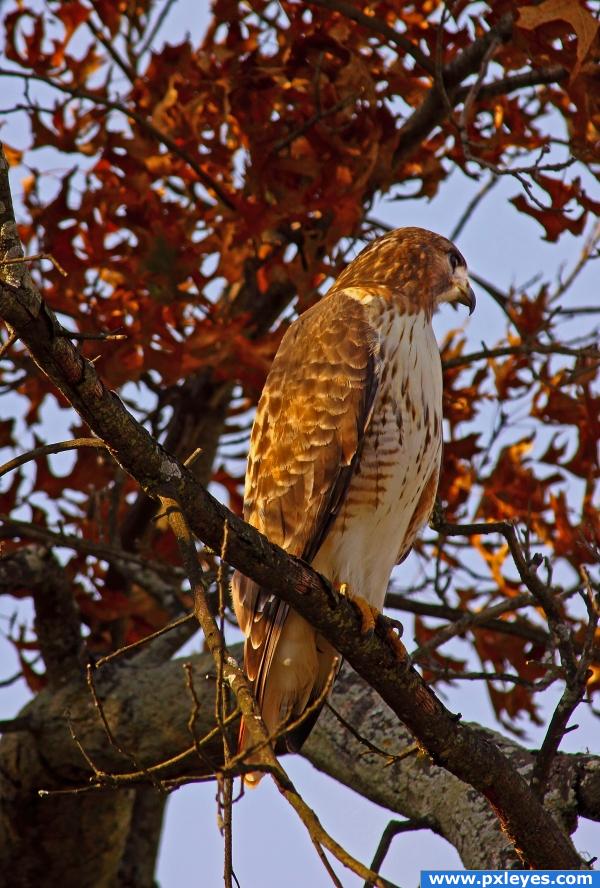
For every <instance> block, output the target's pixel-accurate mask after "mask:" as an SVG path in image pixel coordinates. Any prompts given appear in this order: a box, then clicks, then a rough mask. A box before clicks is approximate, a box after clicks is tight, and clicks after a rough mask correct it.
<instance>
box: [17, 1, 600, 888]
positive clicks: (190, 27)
mask: <svg viewBox="0 0 600 888" xmlns="http://www.w3.org/2000/svg"><path fill="white" fill-rule="evenodd" d="M205 22H206V5H205V4H204V3H193V2H191V0H179V2H177V3H175V4H174V7H173V12H172V15H171V18H170V22H169V26H168V28H167V29H166V30H165V31H164V32H163V36H165V37H167V39H169V40H170V41H171V42H175V39H176V37H177V35H181V34H182V33H184V32H185V31H191V32H192V34H193V36H194V37H195V38H197V37H198V36H199V35H200V34H201V33H202V31H203V28H204V27H205ZM9 98H10V97H8V100H9ZM8 100H7V97H6V96H5V97H4V101H5V102H7V101H8ZM9 125H10V126H14V123H13V122H12V120H11V121H10V124H9ZM9 132H10V135H9ZM2 136H3V137H4V138H6V139H7V141H9V142H10V143H11V144H15V143H17V142H18V141H19V138H20V135H19V132H18V131H17V130H13V131H9V129H8V127H7V129H5V130H3V131H2ZM18 187H19V183H18V179H14V178H13V188H14V190H15V191H17V192H18ZM478 187H479V186H478V185H477V184H475V183H473V182H472V181H471V180H469V179H467V178H466V177H465V176H463V175H462V174H454V175H453V176H452V177H451V178H450V180H449V181H448V182H447V183H445V184H444V185H443V186H442V188H441V191H440V194H439V196H438V197H436V198H435V199H434V200H432V201H429V202H428V201H424V200H419V201H398V202H394V201H389V200H388V201H382V202H380V203H379V204H378V205H377V206H376V207H375V208H374V210H373V214H372V215H373V216H375V217H376V218H380V219H382V220H384V221H386V222H387V223H389V224H391V225H394V226H402V225H420V226H423V227H426V228H430V229H433V230H435V231H438V232H439V233H441V234H444V235H448V234H449V233H450V232H451V231H452V229H453V227H454V225H455V223H456V221H457V220H458V218H459V217H460V215H461V213H462V211H463V208H464V207H465V205H466V203H467V202H468V200H469V199H470V197H471V195H472V194H473V192H474V190H476V189H477V188H478ZM517 192H518V184H517V183H516V182H515V181H514V180H512V179H505V180H503V181H502V182H500V183H499V184H498V185H497V186H496V188H495V189H494V191H493V192H492V194H491V195H490V196H489V197H488V199H487V201H486V202H484V203H483V204H482V205H481V206H480V207H479V208H478V209H477V210H476V212H475V214H474V216H473V218H472V219H471V221H470V222H469V223H468V225H467V226H466V228H465V229H464V231H463V233H462V234H461V236H460V237H459V239H458V240H457V246H458V247H459V248H460V250H461V251H462V253H463V254H464V256H465V257H466V260H467V263H468V265H469V267H470V268H471V269H472V270H473V271H475V272H476V273H477V274H478V275H480V276H481V277H483V278H485V279H489V280H490V281H493V282H494V284H496V285H497V286H498V287H500V288H501V289H508V288H509V287H511V286H512V285H517V284H522V283H523V282H524V281H527V280H530V279H531V278H533V277H534V276H535V275H536V274H538V273H539V272H540V270H543V271H544V273H545V274H546V275H548V274H550V273H551V270H553V269H556V272H557V273H558V270H559V268H560V266H561V265H562V264H563V263H566V264H567V265H572V264H573V263H574V261H576V259H577V255H578V251H579V249H580V244H578V243H577V242H576V241H575V239H574V238H572V237H571V236H570V235H569V234H566V235H564V236H563V238H562V239H561V240H560V241H559V243H558V244H547V243H545V242H544V241H543V240H542V239H541V234H542V231H541V229H540V227H539V226H538V224H537V223H536V222H535V221H534V220H533V219H530V218H528V217H524V216H522V215H520V214H518V213H517V212H516V210H515V209H514V208H513V207H512V206H511V205H510V204H508V203H507V198H508V197H510V196H513V195H515V194H516V193H517ZM594 278H595V286H594ZM475 290H476V292H477V297H478V306H477V310H476V312H475V314H474V315H473V316H472V317H471V318H470V319H465V318H464V316H463V315H460V316H459V315H456V314H455V313H454V312H453V311H451V310H450V309H449V308H445V309H444V310H443V312H441V313H440V314H439V315H438V316H437V317H436V319H435V321H434V326H435V328H436V332H437V334H438V337H441V336H442V335H443V334H444V332H445V331H446V330H447V329H449V328H453V327H456V326H457V324H464V326H465V329H466V330H467V332H468V336H469V340H470V341H471V342H472V343H473V344H475V345H479V343H480V342H482V341H483V342H485V343H486V344H493V342H494V341H495V340H496V339H497V338H499V336H500V335H501V334H502V333H503V331H504V325H505V320H504V318H503V316H502V315H501V313H500V311H499V309H498V308H497V306H496V305H495V304H494V303H493V301H492V300H491V299H490V298H489V297H488V296H487V295H486V294H485V293H483V292H482V291H480V290H479V289H478V288H477V287H475ZM595 293H597V272H596V271H595V270H594V268H593V267H589V268H588V269H587V270H586V271H584V272H583V274H582V275H581V277H580V279H579V280H578V282H577V287H576V290H575V291H574V294H575V295H576V297H577V299H578V300H579V301H581V303H587V304H590V303H592V302H593V300H594V294H595ZM596 298H597V296H596ZM3 409H6V408H5V407H4V408H3ZM0 412H2V415H4V413H3V410H0ZM62 422H63V418H62V417H60V418H59V417H58V415H57V413H56V412H53V411H52V410H49V411H48V410H47V411H46V412H45V415H44V434H46V435H47V436H48V439H49V440H61V438H62V437H68V432H67V433H66V434H65V429H64V428H62V427H59V423H62ZM397 577H398V580H399V581H400V582H401V583H402V584H403V585H408V584H410V582H411V581H412V580H413V579H414V578H415V566H414V563H413V562H410V561H408V562H406V563H405V564H404V565H402V566H401V567H399V568H397ZM7 610H8V608H7V606H6V605H5V604H4V603H2V605H1V614H4V615H5V614H6V613H7ZM411 637H412V631H411V624H410V620H408V619H407V620H406V631H405V638H407V639H410V638H411ZM200 645H201V642H200V640H199V638H198V637H196V638H195V639H193V640H192V642H190V643H189V645H188V647H187V648H186V651H187V652H191V651H194V650H199V648H200ZM14 671H15V663H14V658H13V656H12V653H11V652H10V651H7V650H6V646H2V648H1V649H0V678H2V677H5V676H6V675H8V674H11V673H12V672H14ZM553 693H554V692H553V691H551V692H549V693H548V694H547V698H546V705H547V707H548V711H551V708H552V704H553V702H554V700H553ZM445 694H446V699H447V703H448V705H449V706H450V708H453V709H455V710H460V711H461V712H462V713H463V716H464V718H465V720H467V721H481V722H483V723H485V724H488V725H490V726H492V727H495V724H494V721H493V718H492V714H491V710H490V707H489V704H488V703H487V700H486V699H485V695H484V694H477V693H473V692H472V689H471V688H469V691H468V692H467V691H466V690H464V689H463V690H462V692H461V690H460V688H459V689H456V690H451V691H447V689H445ZM26 696H27V692H26V690H25V688H24V685H23V683H22V682H18V683H17V684H16V685H13V686H12V687H11V688H9V689H5V690H3V691H2V696H0V711H1V713H2V717H9V716H10V715H13V714H15V713H16V711H17V710H18V708H19V707H20V706H21V705H22V703H23V702H24V700H25V699H26ZM576 721H577V722H578V723H579V724H580V728H579V730H577V731H575V732H573V733H572V734H569V735H567V737H565V739H564V742H563V746H562V747H561V748H562V749H564V750H566V751H578V750H581V749H582V748H589V749H590V751H592V752H595V753H599V752H600V748H599V747H600V741H599V735H600V731H599V730H598V723H597V721H596V724H595V725H594V724H593V721H592V718H591V717H590V716H589V715H588V716H586V715H585V712H584V709H583V708H580V710H579V711H578V712H577V718H576ZM539 739H540V732H539V730H535V729H533V728H532V727H531V726H529V725H528V726H527V745H535V743H536V742H538V741H539ZM284 765H285V767H286V769H287V770H288V772H289V774H290V776H291V778H292V780H293V781H294V783H295V784H296V786H297V788H298V789H299V790H300V791H301V793H302V795H303V796H304V797H305V798H306V800H307V802H308V803H309V804H310V805H311V807H313V808H314V809H316V811H317V813H318V815H319V817H320V818H321V820H322V822H323V825H324V826H325V827H326V828H327V829H328V830H329V831H330V832H331V834H332V835H333V836H334V838H335V839H336V840H338V841H339V842H340V843H341V844H342V845H344V846H345V847H347V848H348V849H349V850H350V851H351V852H352V853H353V854H354V855H355V856H356V857H358V858H359V859H361V860H362V861H363V862H365V863H369V862H370V860H371V858H372V856H373V853H374V851H375V849H376V847H377V844H378V841H379V838H380V836H381V833H382V832H383V829H384V827H385V825H386V824H387V822H388V820H389V819H390V816H395V815H390V814H389V812H386V811H384V810H382V809H379V808H377V807H376V806H374V805H373V804H371V803H370V802H367V801H366V800H365V799H363V798H362V797H361V796H359V795H357V794H355V793H353V792H352V791H351V790H349V789H346V788H344V787H342V786H340V785H339V784H337V783H336V782H335V781H333V780H331V779H330V778H327V777H326V776H325V775H323V774H321V773H320V772H317V771H316V770H315V769H313V768H312V766H310V765H309V764H308V763H307V762H305V761H304V760H303V759H302V758H301V757H299V756H293V757H292V756H287V757H286V758H285V760H284ZM233 830H234V869H235V872H236V875H237V878H238V879H239V882H240V884H241V885H242V886H243V888H280V886H283V885H285V886H286V888H306V886H307V885H310V886H311V888H321V886H323V888H325V886H329V885H330V884H331V883H330V880H329V877H328V876H327V874H326V872H325V870H324V869H323V866H322V864H321V862H320V861H319V859H318V857H317V856H316V854H315V852H314V849H313V847H312V845H311V843H310V840H309V839H308V837H307V834H306V832H305V830H304V827H303V826H302V825H301V824H300V823H299V821H298V819H297V817H296V815H295V814H294V813H293V811H292V810H291V808H289V806H288V805H287V803H286V802H285V800H284V799H283V798H282V797H281V796H280V795H279V793H278V792H277V790H276V789H275V788H274V786H273V784H272V783H271V782H270V781H269V780H268V779H265V780H263V781H262V782H261V784H260V786H259V787H258V789H256V790H254V791H252V792H247V793H246V794H245V795H244V798H243V799H242V800H241V801H240V802H239V803H238V804H236V806H235V808H234V826H233ZM576 841H577V846H578V847H579V849H580V850H585V851H587V852H589V853H592V852H594V850H595V852H596V853H600V824H591V823H589V822H584V821H582V826H581V827H580V829H579V831H578V833H577V840H576ZM222 866H223V846H222V839H221V836H220V834H219V831H218V827H217V811H216V804H215V786H214V785H212V784H195V785H193V786H189V787H185V788H182V789H180V790H178V791H177V792H176V793H174V794H172V795H171V796H170V798H169V802H168V811H167V817H166V823H165V829H164V834H163V839H162V842H161V848H160V855H159V862H158V873H157V877H158V881H159V883H160V885H161V886H162V888H210V886H213V885H214V886H218V885H220V884H222ZM460 867H461V863H460V859H459V857H458V855H457V853H456V851H455V849H454V848H453V847H452V846H450V845H449V844H448V843H447V842H445V841H444V840H443V839H441V838H439V837H437V836H434V835H432V834H431V833H428V832H418V833H410V834H408V835H404V836H402V835H401V836H398V837H396V838H395V839H394V842H393V845H392V848H391V851H390V853H389V854H388V857H387V858H386V863H385V865H384V867H383V868H382V873H383V875H385V876H387V877H388V878H390V879H393V880H394V881H395V882H397V883H398V884H400V885H402V886H405V888H408V886H415V885H417V883H418V878H419V872H420V870H421V869H425V868H428V869H435V868H448V869H458V868H460ZM338 872H339V874H340V878H341V880H342V883H343V885H344V886H345V888H346V886H348V888H355V886H359V885H362V882H361V881H360V880H358V879H357V878H356V877H354V876H352V875H351V874H349V873H348V872H347V871H344V870H342V869H341V868H339V867H338Z"/></svg>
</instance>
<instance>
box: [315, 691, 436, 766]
mask: <svg viewBox="0 0 600 888" xmlns="http://www.w3.org/2000/svg"><path fill="white" fill-rule="evenodd" d="M326 706H327V708H328V709H329V710H330V712H332V713H333V715H334V716H335V718H336V719H337V720H338V721H339V723H340V724H341V725H342V727H344V728H345V729H346V730H347V731H348V732H349V733H350V734H352V736H353V737H354V739H355V740H358V742H359V743H360V744H362V746H365V747H366V749H367V751H368V752H372V753H374V754H375V755H379V756H381V757H382V758H384V759H386V765H393V764H394V763H395V762H401V761H402V760H403V759H405V758H408V756H409V755H413V753H415V752H418V751H419V744H418V743H411V744H410V745H409V746H407V747H406V748H405V749H403V750H402V752H398V753H391V752H386V751H385V749H380V748H379V746H376V745H375V744H374V743H371V741H370V740H367V738H366V737H363V735H362V734H360V733H359V732H358V731H357V730H356V728H355V727H354V726H353V725H351V724H350V722H349V721H347V720H346V719H345V718H344V716H343V715H342V714H341V713H340V712H338V711H337V709H335V707H333V706H332V705H331V703H329V702H327V703H326Z"/></svg>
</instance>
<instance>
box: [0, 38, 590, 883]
mask: <svg viewBox="0 0 600 888" xmlns="http://www.w3.org/2000/svg"><path fill="white" fill-rule="evenodd" d="M467 52H468V51H467ZM465 54H466V53H465ZM7 172H8V167H7V164H6V161H5V159H4V157H2V160H1V163H0V201H1V202H2V203H1V204H0V205H1V206H2V208H3V213H2V215H1V217H0V222H1V223H2V228H1V234H0V241H1V242H0V251H1V252H0V258H1V256H2V255H8V257H9V258H14V257H16V256H18V255H19V253H20V250H21V247H20V244H19V240H18V235H17V230H16V226H15V223H14V217H13V215H12V211H11V208H10V195H9V188H8V176H7ZM0 316H1V317H3V318H4V320H5V321H6V323H7V324H8V325H9V326H10V327H11V328H12V329H14V330H16V331H17V333H18V334H19V336H20V338H21V339H22V341H23V342H24V343H25V344H26V345H27V347H28V348H29V350H30V352H31V354H32V356H33V358H34V360H35V361H36V363H37V364H38V366H39V367H40V368H41V369H42V370H43V372H44V373H46V374H47V376H48V377H49V378H50V379H51V380H52V381H53V382H54V383H55V385H57V387H58V388H59V389H60V390H61V391H62V393H63V394H64V395H65V397H66V398H67V399H68V400H69V401H70V403H71V404H72V405H73V406H74V407H75V409H76V410H77V411H78V412H79V414H80V415H81V417H82V418H83V419H84V420H85V422H87V423H88V424H89V426H90V427H91V428H92V429H93V430H94V432H95V434H97V435H98V437H100V438H102V439H103V440H104V441H105V442H106V443H107V445H108V446H109V448H110V449H111V452H112V453H113V454H114V456H115V458H116V459H117V461H118V462H119V463H120V464H121V465H122V467H123V468H124V469H125V470H126V471H128V472H129V473H130V474H131V475H132V476H133V477H134V478H136V480H137V481H138V482H139V483H140V484H141V485H142V487H143V488H144V489H145V490H146V491H147V492H148V493H149V494H150V495H152V496H157V497H160V496H167V497H170V498H172V499H174V500H176V501H177V502H178V504H179V505H180V506H181V508H182V510H183V512H184V514H185V515H186V518H187V520H188V522H189V524H190V526H191V528H192V530H193V531H194V533H196V534H197V535H198V536H199V537H200V538H201V539H202V540H203V541H204V542H206V543H207V544H208V545H209V546H210V547H211V548H213V549H215V550H216V551H219V550H220V546H221V542H222V539H223V529H224V526H225V523H227V525H228V528H229V550H228V551H229V561H230V563H231V564H232V565H233V566H234V567H236V568H238V569H239V570H241V571H243V572H244V573H246V574H248V575H249V576H251V577H252V578H253V579H255V580H256V581H257V582H259V583H260V584H261V585H264V586H266V587H268V588H270V589H271V590H272V591H273V592H274V593H275V594H277V595H280V597H281V598H282V599H283V600H285V601H287V602H288V603H289V604H291V605H292V606H293V607H294V608H296V609H297V610H298V611H299V613H301V614H302V615H303V616H304V617H305V618H306V619H307V620H309V622H311V623H312V625H314V626H315V627H316V628H317V629H318V630H319V631H320V632H322V634H323V635H324V636H325V637H326V638H327V639H328V640H329V641H330V642H331V643H332V644H333V645H334V646H335V647H336V648H337V650H338V651H339V652H340V653H341V654H342V655H343V656H344V657H345V658H346V659H347V660H348V661H349V662H350V663H351V664H352V665H353V666H354V668H355V669H356V670H357V671H358V672H359V674H361V675H363V676H364V677H365V678H366V679H367V680H368V681H369V682H370V683H371V685H372V686H373V687H374V688H375V689H376V690H377V691H378V693H379V694H380V695H381V696H382V698H383V699H384V700H385V701H386V702H387V703H388V705H389V706H390V707H391V708H392V709H393V711H394V712H395V713H396V715H397V716H398V718H400V719H401V720H402V721H403V722H404V723H405V724H406V725H407V726H409V727H410V729H411V730H412V731H413V733H414V734H415V736H416V737H417V738H418V740H419V741H420V743H421V744H422V745H423V747H424V749H426V750H427V752H428V754H429V755H430V756H431V758H432V759H433V760H434V761H435V762H437V763H438V764H440V765H442V766H443V767H445V768H447V769H448V770H449V771H451V772H452V773H453V774H455V775H456V776H457V777H459V778H460V779H462V780H464V781H465V782H467V783H470V784H471V785H472V786H473V787H475V788H476V789H478V790H479V791H480V792H482V793H483V794H484V795H485V796H486V798H487V799H488V800H489V802H490V803H491V805H492V806H493V808H494V809H495V811H496V813H497V815H498V817H499V819H500V822H501V823H502V825H503V827H504V828H505V830H506V832H507V834H508V835H509V836H510V837H511V840H512V841H513V842H514V843H515V845H516V847H517V848H518V849H519V852H520V854H521V855H522V857H523V860H524V861H525V862H526V863H527V864H528V865H530V866H534V867H536V866H538V867H541V866H544V867H554V868H559V869H560V868H578V867H580V866H581V865H582V861H581V859H580V857H579V855H578V854H577V852H576V851H575V849H574V848H573V846H572V844H571V842H570V841H569V839H568V837H567V836H566V835H565V834H564V833H563V831H562V830H561V829H560V827H559V826H558V824H557V823H556V822H555V821H554V819H553V818H552V816H551V815H550V814H549V813H548V812H547V811H546V810H545V809H544V808H543V807H542V805H541V804H539V802H538V801H537V799H535V797H534V796H533V794H532V792H531V790H530V789H529V787H528V786H527V784H526V782H525V781H524V780H523V778H522V776H521V775H520V774H518V773H517V772H515V771H514V770H513V769H512V768H511V766H510V764H509V762H508V761H507V760H506V759H505V758H504V756H503V755H502V754H501V753H500V752H499V750H498V749H497V747H496V746H495V745H494V744H493V743H492V742H489V741H487V740H485V739H483V738H482V737H481V735H479V734H477V733H476V732H474V731H473V730H472V729H471V728H470V727H469V726H467V725H464V724H461V723H460V721H459V720H458V719H457V718H456V717H454V716H453V715H452V714H451V713H450V712H448V710H447V709H446V708H445V707H444V706H443V704H442V703H441V702H440V701H439V700H438V699H437V697H436V696H435V695H434V694H433V692H432V691H431V690H430V689H429V688H428V687H427V686H426V685H425V684H424V682H423V681H422V679H421V677H420V676H419V675H418V673H417V672H416V671H415V670H414V669H412V668H411V666H410V661H409V658H408V655H406V656H405V658H404V660H403V661H400V660H399V657H398V653H397V650H398V648H397V646H394V645H392V644H391V643H390V642H389V641H388V640H387V638H386V637H385V635H384V637H381V638H380V637H379V636H378V635H377V634H375V635H373V636H372V637H371V638H367V637H365V636H362V635H361V633H360V632H359V631H358V617H357V614H356V612H355V609H354V608H353V607H352V605H351V604H350V603H349V602H346V601H343V600H340V599H339V597H338V596H335V595H334V594H333V593H332V591H331V589H329V587H328V585H327V583H326V582H325V581H324V580H323V579H322V578H321V577H319V575H318V574H316V573H315V572H314V571H312V570H311V569H310V568H309V567H308V565H305V564H304V563H302V562H301V561H299V560H297V559H294V558H290V557H289V556H288V555H287V554H286V553H285V552H284V551H283V550H281V549H279V548H278V547H277V546H274V545H272V544H270V543H269V542H268V540H266V538H265V537H263V536H261V534H259V533H258V532H257V531H256V530H255V529H254V528H252V527H250V526H248V525H246V524H244V522H242V521H241V520H240V519H239V518H237V517H236V516H235V515H233V514H232V513H230V512H229V511H228V510H227V509H226V508H225V507H224V506H222V505H221V504H220V503H218V502H217V501H216V500H215V499H214V498H213V497H212V496H210V494H209V493H208V492H207V491H206V490H204V489H203V488H202V486H201V485H199V484H198V482H197V481H196V479H195V478H194V477H193V475H192V474H191V473H190V472H189V471H187V470H186V469H185V468H184V467H183V466H181V465H180V464H179V463H177V461H176V460H175V459H173V458H172V457H171V456H169V454H167V453H166V452H165V451H164V450H163V448H162V447H160V445H159V444H158V443H157V442H156V441H154V440H153V439H152V438H151V436H150V435H149V434H148V432H147V431H146V430H145V429H144V428H143V427H142V426H141V425H140V424H139V423H137V422H136V421H135V420H134V419H133V417H131V416H130V415H129V414H128V412H127V411H126V409H125V408H124V406H123V404H122V402H121V401H120V400H119V398H118V397H117V396H116V395H114V394H113V393H112V392H110V391H108V390H107V389H106V387H105V386H104V385H103V383H102V381H101V380H100V379H99V377H98V375H97V372H96V369H95V367H94V365H93V364H91V363H90V362H89V361H87V360H86V359H85V358H84V357H83V355H81V353H80V352H79V351H78V349H77V348H76V347H75V346H74V345H73V344H72V343H71V342H69V341H68V340H66V339H64V338H63V337H59V336H58V335H57V331H58V322H57V319H56V317H55V316H54V314H53V313H52V312H51V311H50V310H49V308H48V307H47V306H46V305H45V303H44V302H43V300H42V298H41V296H40V294H39V292H38V291H37V289H36V288H35V286H34V285H33V282H32V280H31V277H30V275H29V272H28V270H27V268H26V266H20V265H15V266H11V267H10V268H8V269H6V270H5V271H4V281H3V284H2V287H1V288H0Z"/></svg>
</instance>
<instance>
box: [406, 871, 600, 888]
mask: <svg viewBox="0 0 600 888" xmlns="http://www.w3.org/2000/svg"><path fill="white" fill-rule="evenodd" d="M495 885H501V886H503V888H506V886H510V888H540V886H552V885H556V886H561V888H564V886H575V888H600V871H597V872H581V871H580V870H535V871H534V872H532V871H531V870H522V871H521V870H516V871H515V870H462V871H460V872H457V871H456V870H423V871H422V872H421V888H493V886H495Z"/></svg>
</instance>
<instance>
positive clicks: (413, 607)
mask: <svg viewBox="0 0 600 888" xmlns="http://www.w3.org/2000/svg"><path fill="white" fill-rule="evenodd" d="M385 604H386V607H391V608H394V609H396V610H401V611H406V612H407V613H410V614H419V615H420V616H423V617H435V619H439V620H452V621H456V620H462V618H463V617H464V616H465V615H469V614H470V613H472V612H471V611H464V610H462V609H461V608H458V607H450V606H449V605H446V604H430V603H429V602H424V601H413V600H411V599H409V598H405V597H404V596H403V595H398V594H396V593H394V592H391V593H388V595H387V596H386V599H385ZM480 625H481V626H482V627H484V628H486V629H491V630H493V631H494V632H502V633H504V634H505V635H513V636H516V637H517V638H525V639H527V641H532V642H533V643H534V644H541V645H543V646H546V645H547V644H548V642H549V636H548V633H547V632H545V631H544V630H543V629H542V628H541V627H538V626H534V625H533V623H529V622H527V621H525V620H522V619H519V620H511V621H510V622H508V621H507V620H497V619H494V620H488V619H486V620H484V621H482V622H481V624H480Z"/></svg>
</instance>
